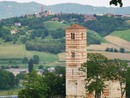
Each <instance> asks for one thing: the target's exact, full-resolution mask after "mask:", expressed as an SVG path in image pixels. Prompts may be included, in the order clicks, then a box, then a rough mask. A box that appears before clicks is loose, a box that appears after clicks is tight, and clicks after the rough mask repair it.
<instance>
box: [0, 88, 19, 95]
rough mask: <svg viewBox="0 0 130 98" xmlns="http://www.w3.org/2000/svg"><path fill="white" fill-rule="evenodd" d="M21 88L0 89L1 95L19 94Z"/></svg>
mask: <svg viewBox="0 0 130 98" xmlns="http://www.w3.org/2000/svg"><path fill="white" fill-rule="evenodd" d="M20 90H21V88H15V89H10V90H2V91H1V90H0V96H10V95H18V92H19V91H20Z"/></svg>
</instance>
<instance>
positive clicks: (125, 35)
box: [110, 29, 130, 41]
mask: <svg viewBox="0 0 130 98" xmlns="http://www.w3.org/2000/svg"><path fill="white" fill-rule="evenodd" d="M110 35H112V36H116V37H119V38H122V39H124V40H126V41H130V29H129V30H122V31H114V32H112V33H111V34H110Z"/></svg>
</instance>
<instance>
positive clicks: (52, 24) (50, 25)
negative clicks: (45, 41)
mask: <svg viewBox="0 0 130 98" xmlns="http://www.w3.org/2000/svg"><path fill="white" fill-rule="evenodd" d="M44 26H45V27H46V28H47V29H48V30H49V31H53V30H56V29H58V28H62V29H65V28H67V27H68V25H66V24H62V23H61V22H58V21H46V22H44Z"/></svg>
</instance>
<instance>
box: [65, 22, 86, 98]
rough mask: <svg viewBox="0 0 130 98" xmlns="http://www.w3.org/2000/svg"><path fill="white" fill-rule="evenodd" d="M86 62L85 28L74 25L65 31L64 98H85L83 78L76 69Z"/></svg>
mask: <svg viewBox="0 0 130 98" xmlns="http://www.w3.org/2000/svg"><path fill="white" fill-rule="evenodd" d="M86 61H87V51H86V28H85V27H82V26H80V25H77V24H74V25H72V26H70V27H68V28H67V29H66V98H85V81H84V79H85V78H84V77H82V74H83V73H82V72H80V71H79V70H78V69H79V67H81V64H82V63H84V62H86Z"/></svg>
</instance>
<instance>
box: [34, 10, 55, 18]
mask: <svg viewBox="0 0 130 98" xmlns="http://www.w3.org/2000/svg"><path fill="white" fill-rule="evenodd" d="M53 14H54V13H53V12H52V11H48V10H46V11H44V12H40V13H38V14H36V17H37V18H41V17H47V16H49V15H53Z"/></svg>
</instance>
